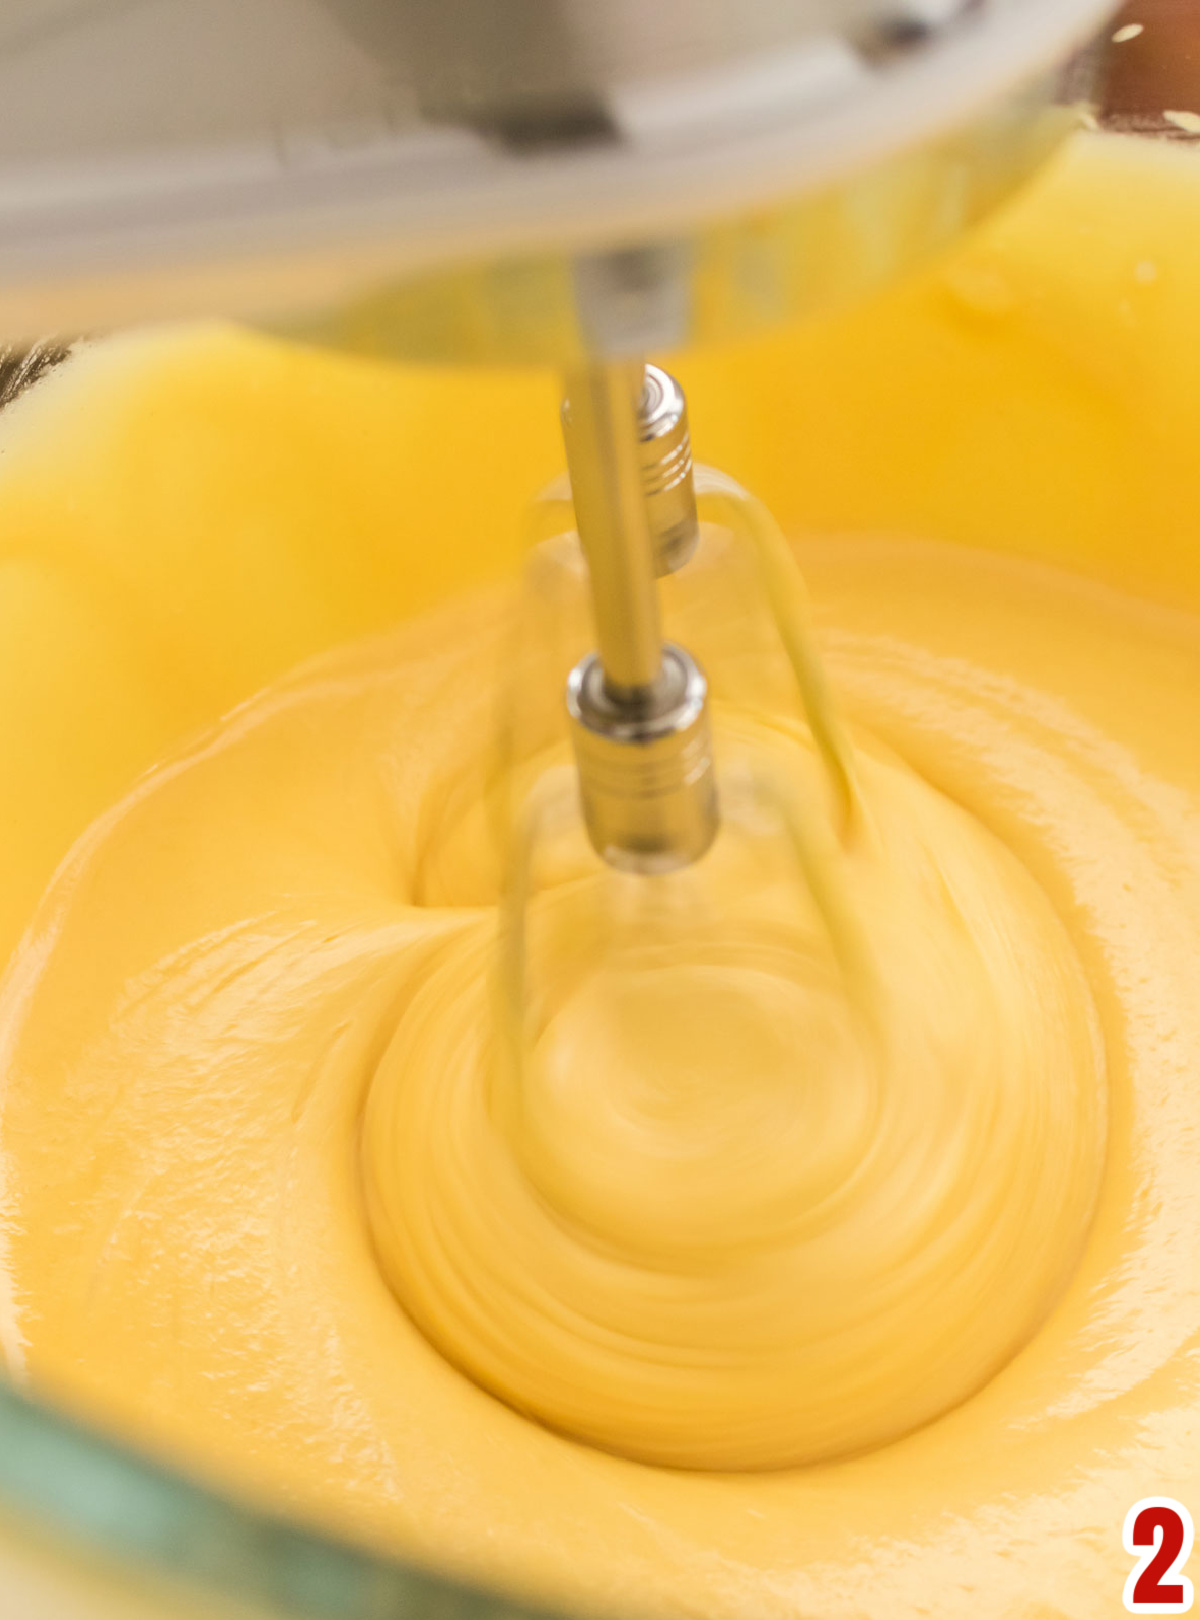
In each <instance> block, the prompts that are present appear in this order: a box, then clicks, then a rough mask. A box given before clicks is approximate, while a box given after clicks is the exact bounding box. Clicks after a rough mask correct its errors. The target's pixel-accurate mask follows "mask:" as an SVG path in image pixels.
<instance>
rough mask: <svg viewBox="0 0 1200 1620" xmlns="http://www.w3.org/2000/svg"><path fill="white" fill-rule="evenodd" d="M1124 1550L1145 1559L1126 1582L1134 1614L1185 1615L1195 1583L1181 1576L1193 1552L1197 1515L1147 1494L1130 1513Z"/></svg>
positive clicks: (1127, 1598) (1128, 1604) (1127, 1599)
mask: <svg viewBox="0 0 1200 1620" xmlns="http://www.w3.org/2000/svg"><path fill="white" fill-rule="evenodd" d="M1122 1540H1123V1542H1124V1544H1125V1551H1126V1552H1127V1553H1129V1554H1131V1555H1136V1554H1138V1553H1140V1554H1141V1556H1140V1557H1139V1558H1138V1561H1137V1563H1136V1564H1135V1565H1134V1567H1133V1569H1132V1570H1130V1572H1129V1579H1128V1580H1127V1581H1126V1582H1125V1607H1126V1609H1127V1610H1128V1611H1129V1613H1130V1614H1186V1613H1187V1611H1188V1610H1189V1609H1190V1608H1191V1606H1192V1597H1193V1592H1192V1583H1191V1581H1190V1580H1188V1578H1187V1576H1186V1575H1184V1574H1183V1573H1182V1570H1183V1566H1184V1565H1185V1564H1186V1563H1187V1561H1188V1556H1189V1554H1190V1553H1191V1550H1192V1540H1193V1530H1192V1516H1191V1514H1190V1513H1189V1512H1188V1510H1187V1508H1185V1507H1184V1506H1183V1504H1182V1502H1176V1501H1174V1500H1173V1498H1171V1497H1169V1496H1144V1497H1143V1498H1142V1500H1141V1501H1140V1502H1135V1503H1134V1504H1133V1506H1132V1507H1131V1508H1130V1510H1129V1512H1128V1513H1127V1514H1126V1515H1125V1530H1124V1534H1123V1536H1122Z"/></svg>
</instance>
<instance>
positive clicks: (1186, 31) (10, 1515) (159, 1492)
mask: <svg viewBox="0 0 1200 1620" xmlns="http://www.w3.org/2000/svg"><path fill="white" fill-rule="evenodd" d="M1120 21H1121V22H1122V23H1124V24H1126V25H1128V24H1132V23H1142V24H1144V25H1145V33H1144V36H1140V37H1139V40H1138V42H1137V49H1136V50H1130V49H1129V48H1128V43H1131V42H1132V41H1129V42H1124V43H1122V44H1121V45H1118V46H1114V47H1113V50H1112V52H1111V55H1110V62H1109V64H1108V71H1107V73H1106V76H1105V82H1106V85H1107V90H1106V94H1105V103H1104V105H1103V107H1102V108H1101V111H1100V113H1099V119H1100V122H1101V123H1102V124H1103V125H1105V126H1107V127H1110V128H1114V129H1118V130H1121V131H1125V132H1134V133H1137V134H1139V135H1149V136H1154V137H1158V138H1163V139H1171V140H1175V141H1188V140H1194V139H1200V120H1197V133H1195V134H1194V133H1193V131H1192V130H1191V129H1189V128H1187V127H1186V125H1187V123H1188V120H1187V119H1186V118H1185V119H1184V120H1183V121H1182V123H1181V121H1180V120H1179V119H1178V118H1175V119H1171V118H1164V117H1163V109H1164V108H1168V109H1181V108H1182V109H1187V108H1189V107H1196V106H1197V105H1200V16H1198V15H1197V11H1196V7H1195V5H1194V0H1141V3H1139V4H1136V5H1133V6H1130V7H1129V8H1128V9H1127V12H1126V14H1125V16H1124V17H1123V18H1122V19H1120ZM1197 161H1200V156H1198V157H1197ZM54 358H55V355H54V354H53V353H45V354H34V355H32V356H31V357H24V358H22V357H12V358H10V360H9V361H8V363H7V364H6V366H4V367H3V369H2V370H0V389H7V392H8V393H9V394H10V395H11V394H12V393H13V392H14V391H15V390H16V389H18V388H20V387H21V386H23V385H24V384H26V383H28V382H29V381H31V380H33V379H34V378H35V377H36V375H37V374H38V372H39V370H40V369H41V368H42V367H43V366H44V365H45V364H47V363H50V362H52V361H53V360H54ZM1011 475H1012V477H1013V478H1019V477H1020V469H1019V467H1017V466H1014V467H1013V468H1012V469H1011ZM764 493H768V494H769V493H770V492H769V491H764ZM535 1612H543V1611H535V1610H533V1609H527V1608H525V1607H522V1606H521V1604H520V1603H514V1602H513V1601H512V1600H511V1599H506V1598H503V1597H501V1596H499V1595H497V1594H493V1593H486V1592H483V1591H479V1590H472V1589H469V1588H467V1587H465V1586H462V1585H459V1584H456V1583H454V1582H451V1581H448V1580H446V1579H443V1578H440V1577H438V1576H437V1575H435V1574H433V1573H428V1572H423V1571H421V1570H418V1569H416V1568H415V1567H412V1566H408V1565H405V1564H403V1563H401V1562H399V1561H393V1560H390V1559H388V1558H387V1557H384V1556H380V1555H379V1554H377V1553H374V1552H371V1551H368V1550H366V1549H363V1548H356V1547H354V1546H352V1545H350V1544H349V1543H348V1542H346V1541H344V1540H339V1539H336V1538H334V1537H331V1536H327V1535H324V1534H322V1533H320V1532H319V1531H318V1530H316V1529H314V1528H311V1527H307V1526H302V1525H301V1524H299V1523H297V1522H291V1521H288V1520H286V1519H284V1518H281V1517H274V1516H271V1515H270V1514H268V1513H265V1512H263V1511H261V1510H260V1509H258V1508H255V1507H253V1506H250V1505H247V1504H245V1503H241V1502H238V1501H237V1500H235V1499H234V1498H233V1497H231V1496H228V1495H224V1494H220V1493H219V1492H217V1491H215V1490H213V1489H211V1488H209V1487H207V1486H205V1485H203V1484H200V1483H198V1482H196V1481H195V1480H192V1479H189V1478H188V1477H186V1476H185V1474H184V1473H182V1472H177V1471H174V1470H173V1469H172V1468H171V1467H169V1466H168V1465H167V1464H166V1463H164V1462H162V1461H152V1460H150V1459H149V1458H147V1457H145V1456H142V1455H139V1454H137V1453H135V1452H134V1451H132V1450H130V1449H127V1448H126V1447H124V1446H123V1445H121V1444H120V1443H119V1442H117V1441H116V1440H114V1439H113V1438H111V1437H109V1436H106V1435H103V1434H101V1433H99V1432H97V1431H96V1430H94V1429H92V1428H90V1427H88V1426H85V1425H84V1424H82V1423H80V1422H79V1421H77V1420H75V1419H74V1418H72V1417H71V1416H70V1415H68V1414H67V1413H65V1412H64V1411H61V1410H55V1409H53V1408H52V1407H51V1406H49V1405H47V1404H45V1403H43V1402H42V1401H40V1400H38V1399H36V1398H33V1397H31V1396H30V1395H29V1394H28V1393H26V1392H24V1391H19V1390H17V1389H15V1388H12V1387H9V1386H5V1385H2V1384H0V1613H3V1614H4V1615H5V1616H11V1617H12V1620H118V1617H120V1620H167V1617H188V1616H193V1615H194V1616H197V1617H201V1616H203V1617H205V1620H226V1617H228V1620H235V1617H241V1620H253V1617H255V1616H260V1617H261V1616H268V1615H276V1616H280V1615H282V1616H294V1617H300V1616H309V1617H312V1620H385V1617H386V1620H394V1617H399V1616H414V1617H417V1616H420V1617H423V1620H503V1617H507V1620H519V1617H521V1616H524V1615H530V1616H532V1615H533V1614H534V1613H535Z"/></svg>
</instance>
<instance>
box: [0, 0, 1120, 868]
mask: <svg viewBox="0 0 1200 1620" xmlns="http://www.w3.org/2000/svg"><path fill="white" fill-rule="evenodd" d="M1111 9H1112V6H1111V3H1110V0H658V4H655V5H645V4H640V3H637V0H606V3H603V4H600V3H597V0H312V3H310V4H308V5H305V6H303V7H298V6H296V5H294V4H292V3H289V0H204V3H203V4H199V5H195V4H193V5H180V4H177V3H174V0H92V3H86V0H84V3H79V0H76V3H72V0H21V3H20V4H11V5H9V6H8V7H6V8H5V17H4V20H3V22H0V330H2V331H3V332H4V333H5V335H6V336H10V337H26V338H30V339H33V338H41V337H43V336H44V335H45V334H46V333H47V332H52V333H55V334H71V333H74V332H79V331H83V330H94V329H97V328H103V327H107V326H111V325H113V324H119V323H121V322H123V321H126V320H129V319H135V318H137V319H144V318H146V317H162V316H168V315H171V316H173V315H179V314H186V313H214V312H221V313H232V314H237V315H242V316H246V317H249V318H251V319H255V320H257V321H259V322H260V323H262V324H266V325H269V326H271V327H273V328H275V329H277V330H284V331H288V332H290V333H293V334H296V335H299V336H301V337H303V338H305V339H308V340H311V341H322V342H330V343H335V344H338V345H340V346H342V347H345V348H350V349H358V350H366V351H369V352H373V353H377V354H378V353H383V354H392V355H400V356H405V357H409V358H437V359H454V360H475V361H487V360H519V361H523V362H524V361H533V362H539V363H546V362H549V363H552V364H554V365H556V366H558V367H560V368H561V369H562V370H563V373H564V376H565V400H564V404H563V431H564V437H565V442H566V450H567V461H568V467H569V473H570V480H571V489H572V496H573V500H574V506H575V515H576V525H577V529H578V533H579V536H580V539H581V541H582V545H583V549H584V553H585V556H586V559H587V564H588V571H589V577H590V590H591V599H592V607H593V617H594V624H595V633H596V642H597V650H596V652H595V653H593V654H591V655H590V656H588V657H586V658H584V659H583V660H582V662H580V663H578V664H577V665H576V667H575V668H574V670H573V671H572V673H571V675H570V677H569V680H568V685H567V694H566V701H567V706H568V712H569V715H570V720H571V726H572V733H573V738H574V743H575V755H576V761H577V765H578V769H579V780H580V786H581V800H582V805H583V810H584V817H585V822H586V825H587V829H588V833H589V836H590V837H591V840H592V842H593V844H594V846H595V848H596V850H597V851H598V852H599V853H600V854H601V855H602V856H603V857H604V858H605V859H606V860H608V861H609V862H610V863H612V864H613V865H616V866H619V867H623V868H626V869H631V870H635V871H646V870H655V871H661V870H669V869H671V868H672V867H678V866H684V865H687V864H688V863H690V862H692V861H694V860H695V859H697V858H698V857H699V856H700V855H701V854H703V852H704V851H705V850H706V849H707V848H708V846H709V844H710V843H711V841H712V838H713V836H714V833H715V831H716V827H717V821H718V805H717V796H716V791H715V786H714V773H713V766H712V753H711V745H710V740H709V725H708V714H707V692H706V683H705V678H704V675H703V673H702V671H701V670H700V668H699V666H698V665H697V664H696V662H695V661H694V660H693V659H692V658H691V657H690V655H689V654H688V652H687V651H686V650H685V649H683V648H681V647H677V646H673V645H670V644H664V642H663V639H662V634H661V630H660V622H659V612H658V603H657V586H656V576H659V575H662V574H664V573H668V572H670V571H672V570H674V569H676V568H678V567H680V566H682V565H683V564H684V563H685V562H686V561H687V559H688V557H689V556H690V554H691V551H692V548H693V546H694V544H695V541H696V536H697V533H698V527H697V516H696V503H695V497H694V493H693V487H692V464H691V450H690V442H689V433H688V424H687V411H686V405H685V402H684V398H683V394H682V392H681V390H680V389H679V386H678V385H677V383H675V381H674V380H673V379H672V378H671V377H670V376H668V375H667V374H666V373H665V372H663V371H661V370H660V369H658V368H657V367H654V366H647V365H645V364H644V360H643V357H644V355H645V354H646V353H647V352H649V351H653V350H657V349H662V348H668V347H675V346H678V345H680V344H684V343H689V342H693V341H702V340H706V339H711V338H719V337H724V336H727V335H731V334H737V333H744V332H747V331H753V330H756V329H761V328H767V327H769V326H770V325H772V324H773V323H775V322H778V321H781V320H783V319H785V318H790V317H793V316H795V315H797V314H803V313H805V312H807V311H809V310H812V309H815V308H818V307H821V306H823V305H826V304H828V303H830V302H831V301H834V300H837V299H843V298H846V297H849V296H852V295H854V294H856V293H858V292H860V291H862V290H865V289H867V288H869V287H870V286H872V285H874V284H876V283H878V282H880V281H882V280H883V279H885V278H887V277H890V276H892V275H894V274H896V273H897V272H898V271H900V270H901V269H902V268H904V267H905V266H906V265H907V264H909V263H910V262H912V261H914V260H915V259H917V258H919V257H921V256H922V255H927V254H929V253H931V252H933V251H935V250H936V249H937V248H939V247H941V246H942V245H944V244H945V243H947V242H949V241H950V240H952V239H953V238H954V237H955V236H956V235H957V234H958V233H959V232H960V231H961V230H962V229H963V228H964V227H965V226H967V225H968V224H969V223H971V222H972V221H973V220H974V219H975V218H977V217H978V216H979V215H980V214H981V213H983V212H984V211H985V210H986V209H988V208H989V207H990V206H992V205H993V204H994V203H995V202H997V201H998V200H999V199H1001V198H1002V197H1004V196H1005V195H1006V194H1007V193H1008V192H1009V191H1010V190H1011V189H1012V188H1013V187H1014V186H1015V185H1016V184H1017V183H1018V182H1019V181H1020V180H1021V179H1022V178H1023V177H1024V176H1025V175H1027V174H1028V173H1029V172H1030V171H1031V169H1032V168H1033V167H1034V166H1035V165H1036V164H1037V162H1038V161H1039V160H1040V159H1041V158H1042V157H1043V155H1044V154H1046V153H1047V152H1048V151H1049V150H1050V149H1051V147H1052V145H1053V144H1054V142H1055V140H1056V139H1057V137H1058V136H1059V135H1060V134H1061V133H1063V132H1064V131H1065V130H1066V129H1067V128H1069V127H1070V125H1071V123H1072V121H1073V120H1072V117H1071V114H1070V113H1069V112H1068V111H1067V110H1066V108H1065V106H1064V103H1066V102H1070V101H1071V100H1072V99H1078V98H1079V96H1080V95H1081V94H1086V76H1087V66H1088V56H1087V53H1086V52H1084V53H1082V54H1079V51H1080V47H1081V46H1082V45H1083V44H1084V42H1085V41H1086V39H1087V36H1088V34H1089V31H1091V30H1092V29H1094V28H1095V27H1096V26H1097V25H1098V23H1099V21H1100V19H1101V17H1102V16H1104V15H1105V14H1106V13H1107V12H1109V11H1110V10H1111ZM1064 62H1066V63H1068V64H1070V65H1069V66H1068V68H1067V69H1066V70H1064V68H1063V64H1064Z"/></svg>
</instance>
